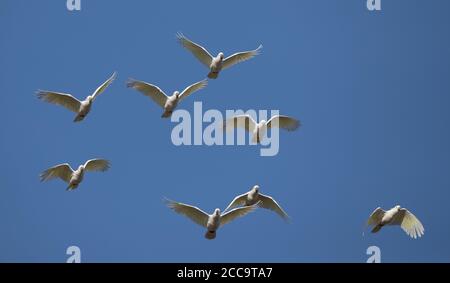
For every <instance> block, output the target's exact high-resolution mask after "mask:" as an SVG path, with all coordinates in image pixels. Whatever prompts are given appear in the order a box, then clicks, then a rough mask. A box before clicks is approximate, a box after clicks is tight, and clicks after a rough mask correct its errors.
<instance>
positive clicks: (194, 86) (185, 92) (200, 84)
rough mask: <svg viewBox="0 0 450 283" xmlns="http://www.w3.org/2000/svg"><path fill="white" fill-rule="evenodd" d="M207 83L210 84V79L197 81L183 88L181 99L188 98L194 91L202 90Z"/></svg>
mask: <svg viewBox="0 0 450 283" xmlns="http://www.w3.org/2000/svg"><path fill="white" fill-rule="evenodd" d="M207 85H208V80H206V79H205V80H203V81H199V82H196V83H194V84H192V85H190V86H188V87H187V88H185V89H184V90H183V92H181V94H180V99H184V98H186V97H187V96H189V95H190V94H192V93H194V92H196V91H198V90H201V89H202V88H204V87H205V86H207Z"/></svg>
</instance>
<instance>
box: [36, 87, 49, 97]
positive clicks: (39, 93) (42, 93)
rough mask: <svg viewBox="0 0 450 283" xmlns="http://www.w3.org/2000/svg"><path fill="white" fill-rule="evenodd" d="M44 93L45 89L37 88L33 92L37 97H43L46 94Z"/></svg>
mask: <svg viewBox="0 0 450 283" xmlns="http://www.w3.org/2000/svg"><path fill="white" fill-rule="evenodd" d="M46 93H47V91H45V90H41V89H38V90H37V91H36V92H35V93H34V94H35V95H36V97H37V98H38V99H43V98H44V96H45V95H46Z"/></svg>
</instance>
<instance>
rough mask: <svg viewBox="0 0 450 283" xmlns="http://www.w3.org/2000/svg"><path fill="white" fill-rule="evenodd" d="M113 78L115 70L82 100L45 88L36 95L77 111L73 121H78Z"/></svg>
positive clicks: (89, 109)
mask: <svg viewBox="0 0 450 283" xmlns="http://www.w3.org/2000/svg"><path fill="white" fill-rule="evenodd" d="M115 78H116V72H114V73H113V74H112V76H111V77H110V78H109V79H108V80H107V81H106V82H104V83H103V84H102V85H100V86H99V87H98V88H97V89H96V90H95V91H94V93H93V94H92V95H89V96H87V97H86V99H85V100H83V101H80V100H78V99H76V98H75V97H73V96H72V95H70V94H66V93H61V92H54V91H46V90H39V91H38V92H37V96H38V98H39V99H42V100H44V101H46V102H49V103H53V104H57V105H60V106H63V107H65V108H67V109H69V110H70V111H72V112H75V113H77V116H76V117H75V119H74V122H80V121H82V120H83V119H84V118H85V117H86V115H87V114H88V113H89V111H91V107H92V103H93V102H94V100H95V99H96V98H97V97H98V96H99V95H100V94H101V93H102V92H104V91H105V89H106V88H107V87H108V86H109V85H110V84H111V83H112V82H113V81H114V79H115Z"/></svg>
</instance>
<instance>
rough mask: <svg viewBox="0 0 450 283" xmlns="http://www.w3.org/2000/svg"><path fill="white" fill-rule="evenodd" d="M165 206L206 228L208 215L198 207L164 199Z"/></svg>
mask: <svg viewBox="0 0 450 283" xmlns="http://www.w3.org/2000/svg"><path fill="white" fill-rule="evenodd" d="M166 203H167V206H168V207H169V208H171V209H173V210H174V211H175V212H176V213H178V214H181V215H184V216H186V217H188V218H189V219H191V220H192V221H194V222H195V223H197V224H198V225H200V226H203V227H205V228H206V225H207V223H208V218H209V215H208V214H207V213H206V212H204V211H203V210H201V209H200V208H198V207H195V206H192V205H188V204H184V203H181V202H176V201H172V200H169V199H166Z"/></svg>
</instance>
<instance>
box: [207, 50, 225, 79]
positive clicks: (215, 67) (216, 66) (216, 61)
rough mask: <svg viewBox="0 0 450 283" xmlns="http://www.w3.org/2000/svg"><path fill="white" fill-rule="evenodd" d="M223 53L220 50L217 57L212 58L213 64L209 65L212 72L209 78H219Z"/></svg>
mask: <svg viewBox="0 0 450 283" xmlns="http://www.w3.org/2000/svg"><path fill="white" fill-rule="evenodd" d="M223 56H224V55H223V53H222V52H220V53H219V54H218V55H217V56H216V57H214V58H213V59H212V60H211V65H209V69H210V72H209V74H208V78H210V79H217V77H218V76H219V73H220V71H221V70H222V62H223Z"/></svg>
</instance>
